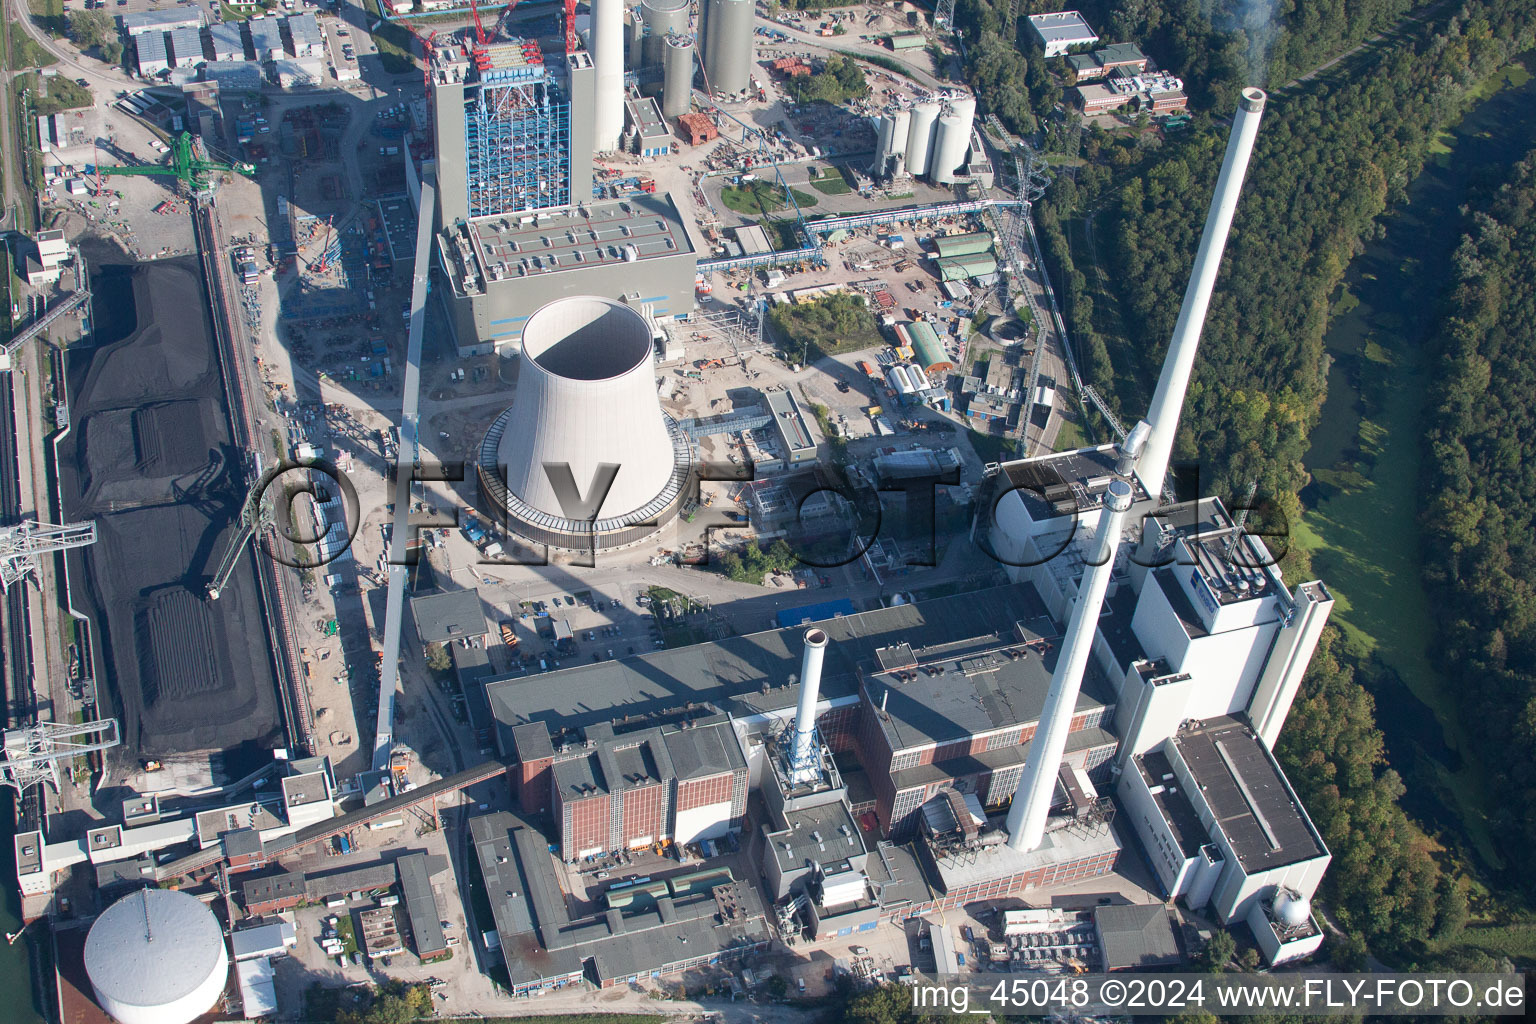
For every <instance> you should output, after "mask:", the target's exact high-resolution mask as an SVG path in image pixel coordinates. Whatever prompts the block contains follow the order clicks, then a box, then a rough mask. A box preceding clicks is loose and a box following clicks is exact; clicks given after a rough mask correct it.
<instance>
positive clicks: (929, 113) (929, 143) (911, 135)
mask: <svg viewBox="0 0 1536 1024" xmlns="http://www.w3.org/2000/svg"><path fill="white" fill-rule="evenodd" d="M938 119H939V105H938V104H937V103H936V102H933V101H931V100H930V101H927V102H924V103H919V104H918V105H917V106H915V107H913V108H912V125H911V127H910V128H909V129H908V132H907V173H908V174H913V175H921V174H924V173H926V172H927V170H928V158H929V155H930V153H931V152H932V150H933V129H934V122H936V121H937V120H938Z"/></svg>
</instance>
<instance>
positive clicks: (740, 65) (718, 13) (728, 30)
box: [704, 0, 757, 93]
mask: <svg viewBox="0 0 1536 1024" xmlns="http://www.w3.org/2000/svg"><path fill="white" fill-rule="evenodd" d="M756 17H757V10H756V7H755V6H754V3H753V0H709V19H708V24H709V27H708V30H707V31H708V35H707V36H706V37H705V39H704V72H705V74H706V75H707V76H708V78H709V86H710V88H712V89H714V90H715V92H717V93H734V92H740V91H741V90H743V89H745V88H746V87H747V86H748V84H750V79H751V77H752V50H753V43H752V28H753V22H754V20H755V19H756Z"/></svg>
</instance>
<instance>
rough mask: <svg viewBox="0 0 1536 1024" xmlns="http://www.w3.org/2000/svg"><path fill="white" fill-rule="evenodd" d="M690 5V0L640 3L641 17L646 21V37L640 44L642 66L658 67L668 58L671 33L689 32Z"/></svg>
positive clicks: (681, 33)
mask: <svg viewBox="0 0 1536 1024" xmlns="http://www.w3.org/2000/svg"><path fill="white" fill-rule="evenodd" d="M689 6H690V4H689V0H645V2H644V3H642V4H641V5H640V17H641V19H642V20H643V21H644V22H645V39H644V41H642V42H641V44H640V59H641V66H642V67H647V68H651V67H656V66H657V65H659V64H662V63H663V62H664V61H665V60H666V39H667V36H668V35H669V34H671V33H673V32H676V33H677V34H678V35H680V36H683V35H687V34H688V8H689Z"/></svg>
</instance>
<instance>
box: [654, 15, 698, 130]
mask: <svg viewBox="0 0 1536 1024" xmlns="http://www.w3.org/2000/svg"><path fill="white" fill-rule="evenodd" d="M665 48H666V59H665V61H664V62H663V71H662V78H661V112H662V114H663V115H664V116H666V117H678V116H680V115H682V114H686V113H688V107H689V106H690V105H691V101H692V98H693V50H694V47H693V37H692V36H689V35H681V34H674V35H670V36H667V38H666V41H665Z"/></svg>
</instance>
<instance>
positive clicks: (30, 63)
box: [11, 31, 59, 71]
mask: <svg viewBox="0 0 1536 1024" xmlns="http://www.w3.org/2000/svg"><path fill="white" fill-rule="evenodd" d="M58 62H59V58H57V57H55V56H54V55H53V54H51V53H49V52H48V51H47V50H45V49H43V48H42V47H41V46H39V45H38V44H37V43H34V42H33V41H32V37H31V36H28V35H26V34H25V33H23V32H20V31H16V32H12V33H11V68H12V69H13V70H16V71H26V70H27V69H29V68H45V67H47V66H48V65H50V64H57V63H58Z"/></svg>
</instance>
